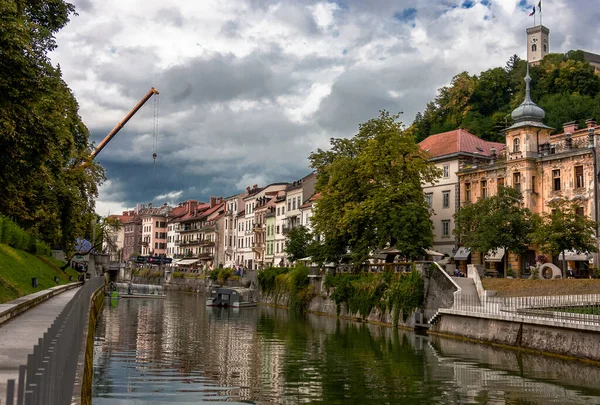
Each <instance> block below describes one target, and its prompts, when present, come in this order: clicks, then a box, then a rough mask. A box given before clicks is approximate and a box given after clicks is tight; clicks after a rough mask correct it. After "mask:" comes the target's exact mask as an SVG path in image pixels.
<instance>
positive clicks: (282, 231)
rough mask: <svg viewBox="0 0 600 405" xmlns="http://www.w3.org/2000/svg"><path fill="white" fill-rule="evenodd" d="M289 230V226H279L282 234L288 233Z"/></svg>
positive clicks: (290, 228)
mask: <svg viewBox="0 0 600 405" xmlns="http://www.w3.org/2000/svg"><path fill="white" fill-rule="evenodd" d="M291 230H292V227H291V226H286V225H283V226H282V227H281V233H282V234H284V235H287V234H288V233H290V231H291Z"/></svg>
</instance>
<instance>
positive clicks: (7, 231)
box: [0, 216, 51, 256]
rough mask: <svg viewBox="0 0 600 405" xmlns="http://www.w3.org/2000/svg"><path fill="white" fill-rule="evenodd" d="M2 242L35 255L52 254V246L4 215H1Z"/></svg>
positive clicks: (0, 234) (0, 235) (0, 230)
mask: <svg viewBox="0 0 600 405" xmlns="http://www.w3.org/2000/svg"><path fill="white" fill-rule="evenodd" d="M0 243H4V244H6V245H8V246H11V247H13V248H15V249H20V250H24V251H27V252H29V253H31V254H34V255H45V256H50V255H51V252H50V246H48V244H47V243H44V242H41V241H39V240H38V239H37V238H35V237H34V236H32V235H31V234H30V233H29V232H26V231H24V230H23V229H22V228H21V227H19V226H18V225H17V224H15V223H14V222H13V221H11V220H10V219H8V218H6V217H2V216H0Z"/></svg>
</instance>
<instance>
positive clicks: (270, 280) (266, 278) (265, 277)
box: [257, 267, 289, 294]
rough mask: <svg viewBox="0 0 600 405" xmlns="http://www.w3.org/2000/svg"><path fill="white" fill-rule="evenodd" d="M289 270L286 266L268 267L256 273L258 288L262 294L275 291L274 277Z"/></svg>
mask: <svg viewBox="0 0 600 405" xmlns="http://www.w3.org/2000/svg"><path fill="white" fill-rule="evenodd" d="M288 271H289V269H288V268H287V267H269V268H268V269H264V270H261V271H260V272H259V273H258V277H257V279H258V288H259V289H260V291H261V292H262V293H263V294H272V293H273V292H275V278H276V277H277V276H278V275H280V274H286V273H287V272H288Z"/></svg>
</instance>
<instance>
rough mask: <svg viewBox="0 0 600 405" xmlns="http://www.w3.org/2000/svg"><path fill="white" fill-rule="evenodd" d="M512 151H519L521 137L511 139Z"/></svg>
mask: <svg viewBox="0 0 600 405" xmlns="http://www.w3.org/2000/svg"><path fill="white" fill-rule="evenodd" d="M513 152H521V139H520V138H515V139H513Z"/></svg>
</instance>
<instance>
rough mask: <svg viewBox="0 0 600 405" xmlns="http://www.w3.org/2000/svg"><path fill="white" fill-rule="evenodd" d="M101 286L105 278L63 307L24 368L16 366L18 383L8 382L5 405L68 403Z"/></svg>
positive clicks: (89, 283)
mask: <svg viewBox="0 0 600 405" xmlns="http://www.w3.org/2000/svg"><path fill="white" fill-rule="evenodd" d="M103 285H104V277H94V278H91V279H89V280H88V281H87V282H86V283H85V284H84V285H83V286H82V287H81V288H80V289H79V291H77V293H75V295H74V296H73V298H72V299H71V300H70V301H69V302H68V303H67V305H65V307H64V308H63V310H62V311H61V313H60V314H59V315H58V316H57V317H56V319H55V320H54V322H53V323H52V325H51V326H50V328H48V330H47V331H46V333H44V336H43V337H41V338H40V339H39V341H38V344H37V345H35V346H34V347H33V354H30V355H28V356H27V365H21V366H19V378H18V381H15V380H14V379H10V380H8V381H7V387H6V388H7V389H6V405H15V404H16V405H42V404H43V405H63V404H65V405H67V404H70V403H71V397H72V396H73V387H74V384H75V375H76V372H77V362H78V357H79V352H80V350H81V343H82V338H83V333H84V329H85V328H86V327H87V321H88V317H89V310H90V300H91V297H92V295H93V294H94V292H95V291H97V290H98V289H99V288H100V287H102V286H103ZM15 401H16V402H15Z"/></svg>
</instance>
